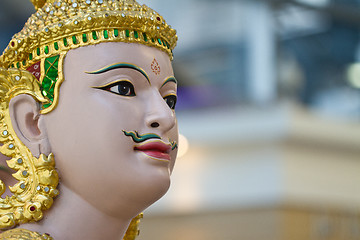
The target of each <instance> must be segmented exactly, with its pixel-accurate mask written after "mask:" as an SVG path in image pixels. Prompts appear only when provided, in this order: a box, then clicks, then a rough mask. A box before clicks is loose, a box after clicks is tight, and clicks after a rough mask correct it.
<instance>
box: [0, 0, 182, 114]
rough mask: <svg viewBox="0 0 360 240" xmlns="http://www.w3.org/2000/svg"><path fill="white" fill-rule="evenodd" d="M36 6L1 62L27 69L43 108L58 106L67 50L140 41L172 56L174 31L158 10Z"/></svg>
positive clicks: (58, 3)
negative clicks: (35, 82) (43, 101)
mask: <svg viewBox="0 0 360 240" xmlns="http://www.w3.org/2000/svg"><path fill="white" fill-rule="evenodd" d="M31 1H32V2H33V4H34V6H35V8H36V9H37V12H36V13H35V14H33V15H32V16H31V17H30V18H29V19H28V21H27V22H26V24H25V26H24V28H23V29H22V30H21V31H20V32H19V33H17V34H15V35H14V37H13V38H12V40H11V41H10V43H9V45H8V47H7V48H6V49H5V51H4V53H3V55H2V56H1V57H0V67H4V68H9V67H11V68H19V69H24V70H28V71H30V72H31V73H32V74H33V75H34V76H35V77H36V78H37V79H38V81H39V83H40V85H41V87H42V93H43V95H44V96H45V97H46V98H47V99H48V100H49V101H48V103H46V104H44V105H43V110H42V113H47V112H50V111H51V110H52V109H54V108H55V107H56V105H57V101H58V91H59V88H60V84H61V83H62V81H63V80H64V79H63V76H62V74H63V73H62V67H63V59H64V57H65V55H66V53H67V52H68V51H69V50H70V49H75V48H78V47H82V46H88V45H95V44H98V43H103V42H127V43H140V44H143V45H147V46H151V47H156V48H158V49H160V50H162V51H164V52H166V53H167V54H168V55H169V57H170V59H172V58H173V53H172V50H173V49H174V48H175V46H176V42H177V35H176V31H175V30H174V29H172V28H171V26H170V25H168V24H167V23H166V22H165V20H164V19H163V18H162V16H160V15H159V14H158V13H157V12H155V11H154V10H152V9H151V8H149V7H147V6H146V5H140V4H138V3H137V2H136V1H135V0H31Z"/></svg>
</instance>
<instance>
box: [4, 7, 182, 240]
mask: <svg viewBox="0 0 360 240" xmlns="http://www.w3.org/2000/svg"><path fill="white" fill-rule="evenodd" d="M32 2H33V4H34V6H35V8H36V13H35V14H33V15H32V16H31V17H30V18H29V19H28V21H27V23H26V24H25V26H24V28H23V30H22V31H21V32H19V33H18V34H16V35H14V37H13V38H12V40H11V41H10V43H9V45H8V47H7V48H6V49H5V51H4V53H3V54H2V56H1V57H0V104H1V105H0V106H1V107H0V141H1V146H0V152H1V153H2V154H3V155H5V156H7V157H8V160H7V164H8V166H9V167H10V168H11V169H13V170H14V171H15V173H14V174H13V177H14V178H15V179H16V183H15V184H14V185H13V186H9V187H8V190H10V191H11V193H12V195H11V196H6V197H4V196H3V197H2V198H0V227H1V229H3V232H2V233H1V234H0V238H1V239H56V240H60V239H67V240H71V239H124V240H130V239H135V237H136V236H137V235H138V224H139V220H140V218H141V217H142V215H141V212H142V211H143V210H144V209H146V208H147V207H148V206H150V205H151V204H152V203H154V202H155V201H157V200H158V199H159V198H161V197H162V196H163V195H164V194H165V192H166V191H167V189H168V187H169V184H170V174H171V171H172V169H173V166H174V162H175V158H176V153H177V141H178V129H177V121H176V116H175V112H174V109H175V105H176V87H177V81H176V79H175V77H174V73H173V70H172V66H171V61H172V58H173V54H172V50H173V49H174V47H175V46H176V42H177V36H176V31H175V30H174V29H172V28H171V26H169V25H168V24H167V23H166V22H165V21H164V19H163V18H162V17H161V16H160V15H159V14H158V13H156V12H155V11H154V10H152V9H150V8H149V7H147V6H145V5H139V4H138V3H137V2H136V1H135V0H32ZM6 189H7V188H6V186H5V184H4V182H3V181H0V192H1V194H4V192H5V190H6ZM8 190H7V191H8ZM20 224H21V225H20ZM19 225H20V226H19Z"/></svg>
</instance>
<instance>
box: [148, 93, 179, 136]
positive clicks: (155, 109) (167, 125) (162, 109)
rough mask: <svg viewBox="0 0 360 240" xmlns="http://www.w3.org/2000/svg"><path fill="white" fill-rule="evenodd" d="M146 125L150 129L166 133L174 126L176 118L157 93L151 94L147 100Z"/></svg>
mask: <svg viewBox="0 0 360 240" xmlns="http://www.w3.org/2000/svg"><path fill="white" fill-rule="evenodd" d="M146 106H147V110H146V118H145V121H146V125H147V127H149V128H151V129H158V130H160V131H161V132H167V131H169V130H170V129H172V128H173V127H174V126H175V123H176V117H175V113H174V111H173V110H171V109H170V107H169V106H168V105H167V104H166V102H165V100H164V99H163V97H162V96H161V95H160V93H159V92H153V93H152V94H151V96H150V97H149V99H147V105H146Z"/></svg>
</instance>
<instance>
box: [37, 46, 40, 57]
mask: <svg viewBox="0 0 360 240" xmlns="http://www.w3.org/2000/svg"><path fill="white" fill-rule="evenodd" d="M36 54H37V55H38V56H40V48H37V49H36Z"/></svg>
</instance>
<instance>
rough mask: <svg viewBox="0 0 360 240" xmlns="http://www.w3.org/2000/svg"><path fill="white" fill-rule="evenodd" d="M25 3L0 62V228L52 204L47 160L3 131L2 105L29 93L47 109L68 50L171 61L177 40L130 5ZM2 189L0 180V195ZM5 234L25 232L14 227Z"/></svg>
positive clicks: (110, 1)
mask: <svg viewBox="0 0 360 240" xmlns="http://www.w3.org/2000/svg"><path fill="white" fill-rule="evenodd" d="M31 2H32V3H33V4H34V6H35V9H36V10H37V11H36V13H35V14H33V15H32V16H31V17H30V18H29V19H28V21H27V22H26V24H25V26H24V28H23V29H22V30H21V31H20V32H19V33H17V34H15V35H14V37H13V38H12V40H11V41H10V43H9V45H8V47H7V48H6V49H5V50H4V52H3V54H2V55H1V56H0V142H1V144H2V145H0V152H1V153H2V154H4V155H6V156H8V157H10V158H11V159H10V160H8V161H7V163H8V166H9V167H10V168H12V169H14V170H15V171H17V172H16V173H15V174H13V176H14V177H15V178H16V179H17V180H18V183H16V184H15V185H14V186H12V187H9V188H10V190H11V192H12V193H13V194H14V195H13V196H11V197H8V196H7V197H6V198H0V228H10V227H13V226H15V225H17V224H21V223H26V222H31V221H37V220H39V219H41V218H42V216H43V213H42V211H43V210H46V209H48V208H49V207H50V206H51V205H52V202H53V197H55V196H56V195H57V194H58V190H57V189H56V187H57V185H58V175H57V172H56V171H55V162H54V159H53V155H52V154H50V155H49V156H48V157H46V156H44V155H40V157H39V158H36V157H34V156H33V155H32V154H31V152H30V150H29V149H28V148H27V147H26V146H25V145H24V144H23V143H22V142H21V141H20V140H19V138H18V137H17V136H16V133H15V132H14V130H13V128H12V125H11V119H10V114H9V102H10V99H11V98H13V97H15V96H16V95H19V94H24V93H25V94H29V95H31V96H33V97H34V98H35V99H36V100H37V101H39V102H40V103H41V104H42V110H41V113H42V114H46V113H48V112H50V111H51V110H53V109H54V108H55V107H56V105H57V102H58V98H59V88H60V85H61V83H62V82H63V81H64V78H63V60H64V57H65V55H66V53H67V52H68V51H69V50H70V49H75V48H78V47H82V46H88V45H95V44H98V43H103V42H127V43H139V44H144V45H147V46H151V47H156V48H158V49H160V50H162V51H164V52H166V53H167V54H168V55H169V56H170V58H171V59H172V57H173V54H172V50H173V49H174V47H175V46H176V42H177V36H176V31H175V30H174V29H172V28H171V26H169V25H168V24H167V23H166V22H165V21H164V19H163V18H162V17H161V16H160V15H159V14H158V13H156V12H155V11H154V10H152V9H150V8H149V7H147V6H145V5H140V4H138V3H137V2H136V1H135V0H31ZM7 68H17V69H8V70H5V69H7ZM4 191H5V185H4V183H3V182H2V181H1V180H0V195H1V194H2V193H4ZM140 218H141V215H139V216H138V217H136V218H134V219H133V221H132V222H131V224H130V226H129V228H128V231H127V233H126V235H125V237H124V240H133V239H135V237H136V236H137V235H138V224H139V219H140ZM7 233H8V234H10V235H11V236H22V235H21V234H25V235H26V234H29V233H28V232H26V231H25V232H24V230H21V229H14V230H11V231H10V232H7ZM4 234H5V233H4ZM19 234H20V235H19ZM10 235H9V236H10ZM25 235H24V236H25ZM4 236H5V235H1V234H0V237H4ZM29 236H30V235H29ZM39 236H40V235H39ZM15 238H16V237H14V239H15ZM7 239H13V238H11V237H9V238H7ZM24 239H25V238H24ZM29 239H30V238H29ZM31 239H32V238H31ZM39 239H43V238H39ZM44 239H46V236H45V237H44Z"/></svg>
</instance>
